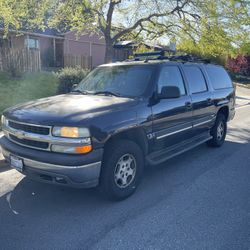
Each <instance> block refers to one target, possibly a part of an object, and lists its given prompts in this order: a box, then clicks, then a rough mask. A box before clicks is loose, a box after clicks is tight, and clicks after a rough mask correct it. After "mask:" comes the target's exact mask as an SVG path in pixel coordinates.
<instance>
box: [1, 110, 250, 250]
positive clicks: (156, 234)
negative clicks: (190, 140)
mask: <svg viewBox="0 0 250 250" xmlns="http://www.w3.org/2000/svg"><path fill="white" fill-rule="evenodd" d="M249 125H250V106H243V107H240V108H239V109H238V110H237V115H236V117H235V119H234V120H233V121H232V122H231V123H230V125H229V131H228V136H227V140H226V143H225V144H224V145H223V147H222V148H219V149H211V148H208V147H207V146H206V145H201V146H199V147H197V148H195V149H193V150H192V151H189V152H187V153H185V154H183V155H181V156H178V157H176V158H174V159H171V160H169V161H167V162H166V163H165V164H162V165H159V166H157V167H148V168H147V169H146V172H145V177H144V179H143V182H142V183H141V185H140V187H139V189H138V190H137V192H136V193H135V194H134V195H133V196H132V197H130V198H129V199H127V200H125V201H122V202H119V203H112V202H108V201H106V200H104V199H103V198H102V197H101V195H100V194H99V193H98V192H97V191H96V190H95V189H93V190H74V189H67V188H62V187H57V186H50V185H45V184H41V183H36V182H33V181H31V180H28V179H27V178H23V177H22V176H21V174H19V173H18V172H16V171H15V170H9V169H8V168H7V167H2V168H0V249H12V250H13V249H119V250H121V249H143V250H144V249H171V250H172V249H191V250H195V249H199V250H200V249H212V250H216V249H223V250H224V249H225V250H227V249H228V250H234V249H235V250H247V249H248V250H249V249H250V144H249V141H250V126H249ZM0 161H1V160H0Z"/></svg>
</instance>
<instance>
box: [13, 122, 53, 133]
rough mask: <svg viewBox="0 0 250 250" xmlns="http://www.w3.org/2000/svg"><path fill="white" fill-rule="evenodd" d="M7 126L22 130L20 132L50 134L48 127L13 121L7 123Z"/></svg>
mask: <svg viewBox="0 0 250 250" xmlns="http://www.w3.org/2000/svg"><path fill="white" fill-rule="evenodd" d="M8 125H9V126H10V127H11V128H14V129H18V130H22V131H25V132H29V133H34V134H39V135H49V133H50V129H49V127H42V126H36V125H30V124H24V123H17V122H13V121H9V122H8Z"/></svg>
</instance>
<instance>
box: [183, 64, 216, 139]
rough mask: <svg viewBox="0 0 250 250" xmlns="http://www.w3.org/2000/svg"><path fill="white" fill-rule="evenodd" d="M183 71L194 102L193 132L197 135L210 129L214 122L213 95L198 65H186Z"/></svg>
mask: <svg viewBox="0 0 250 250" xmlns="http://www.w3.org/2000/svg"><path fill="white" fill-rule="evenodd" d="M183 70H184V74H185V78H186V80H187V82H188V86H189V92H190V96H191V100H192V108H193V128H194V129H193V132H194V135H197V134H200V133H203V132H205V131H207V130H208V129H210V128H211V124H213V122H214V113H215V106H214V101H213V93H212V90H211V88H210V86H209V85H208V83H207V81H206V78H205V76H204V74H203V72H202V69H201V68H200V67H199V66H198V65H184V66H183Z"/></svg>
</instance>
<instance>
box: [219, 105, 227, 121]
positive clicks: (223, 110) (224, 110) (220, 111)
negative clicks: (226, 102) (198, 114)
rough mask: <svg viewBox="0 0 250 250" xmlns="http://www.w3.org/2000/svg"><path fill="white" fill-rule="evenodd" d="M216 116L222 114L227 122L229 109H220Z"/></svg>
mask: <svg viewBox="0 0 250 250" xmlns="http://www.w3.org/2000/svg"><path fill="white" fill-rule="evenodd" d="M218 114H223V115H225V117H226V120H228V116H229V108H228V107H222V108H220V109H219V111H218Z"/></svg>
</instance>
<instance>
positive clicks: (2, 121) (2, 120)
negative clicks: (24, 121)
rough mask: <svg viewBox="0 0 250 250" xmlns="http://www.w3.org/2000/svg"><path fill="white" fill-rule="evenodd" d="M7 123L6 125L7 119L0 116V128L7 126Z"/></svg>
mask: <svg viewBox="0 0 250 250" xmlns="http://www.w3.org/2000/svg"><path fill="white" fill-rule="evenodd" d="M7 123H8V121H7V119H6V118H5V116H4V115H2V117H1V124H2V127H6V126H7V125H8V124H7Z"/></svg>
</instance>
